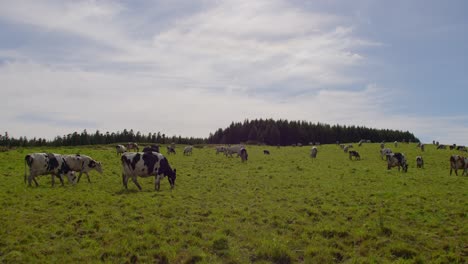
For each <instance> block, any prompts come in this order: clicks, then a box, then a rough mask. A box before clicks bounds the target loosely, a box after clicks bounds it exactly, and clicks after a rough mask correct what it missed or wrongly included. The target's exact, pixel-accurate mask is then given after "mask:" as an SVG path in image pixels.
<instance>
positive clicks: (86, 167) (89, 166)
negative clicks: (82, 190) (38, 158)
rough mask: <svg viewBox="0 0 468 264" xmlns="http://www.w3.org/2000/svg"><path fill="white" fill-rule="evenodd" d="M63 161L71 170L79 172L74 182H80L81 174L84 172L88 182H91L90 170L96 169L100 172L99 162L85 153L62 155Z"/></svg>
mask: <svg viewBox="0 0 468 264" xmlns="http://www.w3.org/2000/svg"><path fill="white" fill-rule="evenodd" d="M63 158H64V160H65V162H66V163H67V165H68V167H69V168H70V170H71V171H74V172H79V173H80V174H79V175H78V179H77V180H76V182H77V183H78V182H80V179H81V175H82V174H83V173H84V174H86V177H87V178H88V182H89V183H91V180H90V179H89V174H88V172H90V171H91V170H96V171H97V172H99V173H100V174H102V165H101V162H97V161H95V160H93V159H92V158H91V157H89V156H86V155H80V154H76V155H63Z"/></svg>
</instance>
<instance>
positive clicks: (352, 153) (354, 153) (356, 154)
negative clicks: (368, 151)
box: [348, 150, 361, 160]
mask: <svg viewBox="0 0 468 264" xmlns="http://www.w3.org/2000/svg"><path fill="white" fill-rule="evenodd" d="M348 153H349V159H350V160H352V157H354V160H361V155H359V152H357V151H355V150H350V151H349V152H348Z"/></svg>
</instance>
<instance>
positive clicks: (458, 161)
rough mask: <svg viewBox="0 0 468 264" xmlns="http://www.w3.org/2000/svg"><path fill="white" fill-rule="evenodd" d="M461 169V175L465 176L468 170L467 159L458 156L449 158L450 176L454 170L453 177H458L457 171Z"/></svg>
mask: <svg viewBox="0 0 468 264" xmlns="http://www.w3.org/2000/svg"><path fill="white" fill-rule="evenodd" d="M459 169H462V170H463V173H462V175H465V174H467V169H468V158H465V157H463V156H459V155H452V156H450V175H452V170H455V175H457V176H458V173H457V170H459Z"/></svg>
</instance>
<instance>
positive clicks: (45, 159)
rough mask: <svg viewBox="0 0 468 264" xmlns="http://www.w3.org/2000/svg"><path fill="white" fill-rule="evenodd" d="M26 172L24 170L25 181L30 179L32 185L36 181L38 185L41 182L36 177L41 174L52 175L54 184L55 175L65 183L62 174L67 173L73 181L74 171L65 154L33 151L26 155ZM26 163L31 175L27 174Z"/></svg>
mask: <svg viewBox="0 0 468 264" xmlns="http://www.w3.org/2000/svg"><path fill="white" fill-rule="evenodd" d="M24 162H25V172H24V183H26V180H27V181H28V185H29V186H31V182H32V181H34V183H35V184H36V186H39V184H38V183H37V181H36V177H37V176H39V175H49V174H50V175H52V186H54V185H55V176H57V177H58V178H59V179H60V182H61V183H62V186H63V185H64V184H63V179H62V175H64V174H66V175H67V177H68V181H69V182H71V183H73V180H72V176H73V175H74V173H73V171H71V170H70V168H69V167H68V165H67V163H66V161H65V160H64V158H63V156H62V155H60V154H53V153H32V154H28V155H26V157H24ZM26 165H27V166H28V167H29V176H27V175H26V174H27V173H26Z"/></svg>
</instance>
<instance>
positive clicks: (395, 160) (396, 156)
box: [387, 152, 408, 172]
mask: <svg viewBox="0 0 468 264" xmlns="http://www.w3.org/2000/svg"><path fill="white" fill-rule="evenodd" d="M392 167H398V171H400V167H401V168H403V172H408V163H407V162H406V157H405V155H404V154H403V153H399V152H396V153H390V154H388V155H387V169H388V170H389V169H391V168H392Z"/></svg>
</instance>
